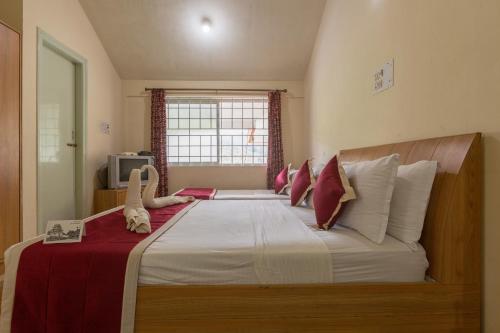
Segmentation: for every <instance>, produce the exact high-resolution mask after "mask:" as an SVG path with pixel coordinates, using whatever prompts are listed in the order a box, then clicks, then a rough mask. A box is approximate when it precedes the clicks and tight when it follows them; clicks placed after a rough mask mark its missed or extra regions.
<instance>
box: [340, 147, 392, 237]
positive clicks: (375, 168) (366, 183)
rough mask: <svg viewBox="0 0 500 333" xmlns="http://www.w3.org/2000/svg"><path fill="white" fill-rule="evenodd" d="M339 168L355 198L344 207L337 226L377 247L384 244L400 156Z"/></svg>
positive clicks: (346, 164) (347, 164)
mask: <svg viewBox="0 0 500 333" xmlns="http://www.w3.org/2000/svg"><path fill="white" fill-rule="evenodd" d="M342 165H343V167H344V170H345V172H346V175H347V177H348V178H349V182H350V184H351V185H352V187H353V188H354V190H355V191H356V197H357V199H356V201H354V202H352V203H351V204H350V205H347V206H346V208H345V210H344V212H343V213H342V215H341V216H340V218H339V219H338V221H337V224H342V225H344V226H346V227H349V228H352V229H354V230H357V231H358V232H359V233H360V234H362V235H363V236H365V237H366V238H368V239H370V240H372V241H373V242H375V243H378V244H380V243H382V242H383V241H384V237H385V232H386V230H387V223H388V221H389V211H390V208H391V198H392V191H393V190H394V184H395V182H396V173H397V171H398V166H399V155H398V154H393V155H390V156H386V157H382V158H379V159H377V160H373V161H363V162H356V163H343V164H342Z"/></svg>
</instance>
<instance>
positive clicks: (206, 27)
mask: <svg viewBox="0 0 500 333" xmlns="http://www.w3.org/2000/svg"><path fill="white" fill-rule="evenodd" d="M201 30H203V32H204V33H208V32H210V30H212V22H211V21H210V19H209V18H207V17H204V18H203V19H202V20H201Z"/></svg>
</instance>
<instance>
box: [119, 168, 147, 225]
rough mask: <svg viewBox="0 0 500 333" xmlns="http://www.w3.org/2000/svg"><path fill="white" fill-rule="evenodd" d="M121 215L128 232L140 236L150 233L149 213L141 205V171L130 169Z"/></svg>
mask: <svg viewBox="0 0 500 333" xmlns="http://www.w3.org/2000/svg"><path fill="white" fill-rule="evenodd" d="M123 215H125V219H126V221H127V229H128V230H130V231H135V232H137V233H141V234H142V233H150V232H151V224H150V222H149V219H150V216H149V212H148V211H147V210H146V209H145V208H144V205H143V204H142V198H141V170H139V169H132V171H131V172H130V176H129V180H128V189H127V198H126V200H125V208H124V209H123Z"/></svg>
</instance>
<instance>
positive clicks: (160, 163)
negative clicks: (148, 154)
mask: <svg viewBox="0 0 500 333" xmlns="http://www.w3.org/2000/svg"><path fill="white" fill-rule="evenodd" d="M151 151H152V153H153V155H154V157H155V168H156V170H157V171H158V175H159V176H160V179H159V182H158V196H160V197H164V196H167V195H168V175H167V106H166V101H165V90H163V89H153V90H152V91H151Z"/></svg>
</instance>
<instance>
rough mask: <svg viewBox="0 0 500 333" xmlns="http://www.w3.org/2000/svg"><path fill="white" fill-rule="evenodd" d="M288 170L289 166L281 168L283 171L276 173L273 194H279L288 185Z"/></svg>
mask: <svg viewBox="0 0 500 333" xmlns="http://www.w3.org/2000/svg"><path fill="white" fill-rule="evenodd" d="M289 169H290V164H288V165H287V166H286V167H284V168H283V170H281V171H280V173H278V175H277V176H276V178H275V179H274V192H275V193H276V194H281V193H283V191H284V190H285V189H286V188H287V187H288V186H289V185H290V184H289V178H288V170H289Z"/></svg>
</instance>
